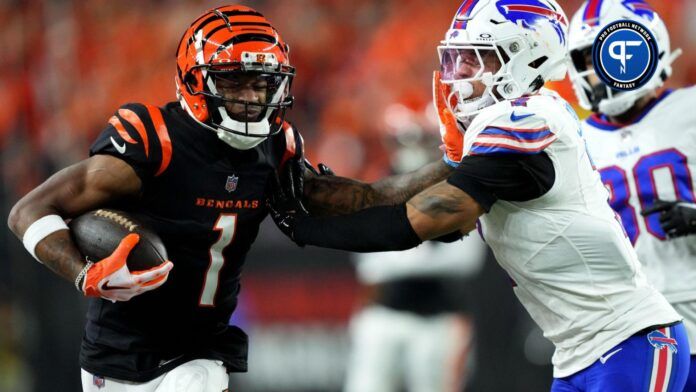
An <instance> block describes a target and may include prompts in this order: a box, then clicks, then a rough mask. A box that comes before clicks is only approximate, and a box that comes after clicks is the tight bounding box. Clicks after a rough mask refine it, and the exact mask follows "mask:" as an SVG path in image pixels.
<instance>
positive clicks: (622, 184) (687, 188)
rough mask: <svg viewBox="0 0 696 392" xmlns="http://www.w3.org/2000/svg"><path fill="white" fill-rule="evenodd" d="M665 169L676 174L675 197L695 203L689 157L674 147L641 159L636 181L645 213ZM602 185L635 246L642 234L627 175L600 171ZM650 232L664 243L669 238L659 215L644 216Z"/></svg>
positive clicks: (617, 169) (620, 171)
mask: <svg viewBox="0 0 696 392" xmlns="http://www.w3.org/2000/svg"><path fill="white" fill-rule="evenodd" d="M662 168H665V169H667V170H669V172H670V173H671V175H672V185H673V186H674V194H675V195H676V197H677V198H678V199H680V200H685V201H688V202H690V203H693V202H694V199H695V198H694V186H693V182H692V180H691V172H690V171H689V167H688V166H687V164H686V156H685V155H684V154H682V153H681V152H679V151H678V150H676V149H674V148H670V149H667V150H661V151H657V152H654V153H652V154H649V155H646V156H644V157H642V158H640V159H639V160H638V162H637V163H636V165H635V166H634V167H633V178H634V179H635V184H636V189H635V192H636V194H637V195H638V199H639V200H640V208H641V210H644V209H645V208H647V207H649V206H650V205H652V204H653V202H654V201H655V199H656V198H657V196H658V192H657V188H656V186H655V175H654V172H655V170H658V169H662ZM599 173H600V175H601V176H602V182H604V184H605V185H606V186H607V187H608V188H609V190H610V191H611V199H609V204H610V205H611V208H613V209H614V210H615V211H616V212H618V214H619V216H620V217H621V221H622V223H623V226H624V228H625V229H626V234H627V235H628V238H629V239H630V240H631V243H633V244H635V243H636V241H637V240H638V236H639V235H640V228H639V227H638V214H637V211H636V209H635V208H634V207H633V206H632V205H631V204H630V199H631V192H632V190H631V189H630V186H629V184H628V179H627V177H626V176H627V173H626V171H625V170H623V169H622V168H620V167H618V166H609V167H605V168H603V169H601V170H600V171H599ZM643 219H644V221H645V227H646V228H647V229H648V232H649V233H650V234H652V235H653V236H655V237H657V238H659V239H660V240H664V239H665V232H664V231H663V230H662V227H660V221H659V214H652V215H650V216H647V217H643Z"/></svg>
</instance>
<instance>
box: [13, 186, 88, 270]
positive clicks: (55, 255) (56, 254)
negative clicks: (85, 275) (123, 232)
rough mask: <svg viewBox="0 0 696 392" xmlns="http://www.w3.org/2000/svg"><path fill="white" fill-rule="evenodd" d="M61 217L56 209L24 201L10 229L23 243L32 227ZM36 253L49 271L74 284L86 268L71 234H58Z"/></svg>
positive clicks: (18, 208) (37, 249)
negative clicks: (51, 218)
mask: <svg viewBox="0 0 696 392" xmlns="http://www.w3.org/2000/svg"><path fill="white" fill-rule="evenodd" d="M30 196H31V194H30V195H27V197H30ZM57 214H58V211H57V210H56V209H54V208H51V207H38V206H36V205H32V204H31V203H28V202H26V201H25V200H20V202H19V203H17V204H16V205H15V206H14V207H13V208H12V211H11V212H10V215H9V218H8V226H9V227H10V230H11V231H12V232H13V233H14V234H15V235H16V236H17V238H19V240H20V241H21V240H23V238H24V234H25V232H26V231H27V229H28V228H29V226H30V225H31V224H32V223H34V222H36V221H37V220H38V219H40V218H42V217H44V216H48V215H57ZM34 253H35V254H36V257H38V259H39V260H41V262H42V263H43V264H44V265H46V267H48V268H49V269H50V270H52V271H53V272H55V273H56V274H57V275H59V276H61V277H63V278H64V279H66V280H68V281H70V282H74V281H75V278H76V277H77V275H78V274H79V272H80V270H81V269H82V268H83V267H84V264H85V261H84V260H83V258H82V255H81V254H80V251H79V250H78V249H77V247H76V246H75V243H74V242H73V240H72V238H71V237H70V233H69V231H68V230H59V231H56V232H55V233H52V234H50V235H48V236H47V237H46V238H44V239H42V240H41V241H39V243H38V244H37V245H36V248H35V250H34Z"/></svg>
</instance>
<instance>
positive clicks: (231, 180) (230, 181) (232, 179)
mask: <svg viewBox="0 0 696 392" xmlns="http://www.w3.org/2000/svg"><path fill="white" fill-rule="evenodd" d="M238 182H239V177H237V176H235V175H234V174H233V175H231V176H228V177H227V182H226V183H225V190H226V191H227V192H234V191H235V190H236V189H237V183H238Z"/></svg>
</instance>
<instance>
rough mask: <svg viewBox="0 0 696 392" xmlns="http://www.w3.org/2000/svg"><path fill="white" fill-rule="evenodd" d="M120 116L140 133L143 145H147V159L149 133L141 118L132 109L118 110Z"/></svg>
mask: <svg viewBox="0 0 696 392" xmlns="http://www.w3.org/2000/svg"><path fill="white" fill-rule="evenodd" d="M118 114H119V116H121V117H123V118H124V119H125V120H126V121H128V122H129V123H130V124H131V125H132V126H134V127H135V130H136V131H138V134H139V135H140V138H141V139H143V144H144V145H145V156H146V157H147V156H148V153H149V149H150V143H149V142H148V140H147V131H145V125H144V124H143V121H142V120H141V119H140V117H138V115H137V114H135V112H134V111H132V110H130V109H118Z"/></svg>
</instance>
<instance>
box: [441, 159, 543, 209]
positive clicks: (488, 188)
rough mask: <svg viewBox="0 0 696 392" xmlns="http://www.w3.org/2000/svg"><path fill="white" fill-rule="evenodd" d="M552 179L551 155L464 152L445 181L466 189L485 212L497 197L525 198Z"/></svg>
mask: <svg viewBox="0 0 696 392" xmlns="http://www.w3.org/2000/svg"><path fill="white" fill-rule="evenodd" d="M555 179H556V172H555V170H554V168H553V163H552V162H551V158H549V156H548V155H546V153H545V152H541V153H539V154H534V155H517V154H515V155H496V156H477V155H474V156H466V157H464V159H463V160H462V162H461V164H460V166H459V167H458V168H457V169H456V171H455V172H454V173H452V175H450V176H449V178H448V179H447V183H449V184H450V185H453V186H456V187H457V188H459V189H461V190H463V191H464V192H466V193H467V194H468V195H469V196H471V197H472V198H473V199H474V200H476V202H477V203H479V204H480V205H481V207H483V208H484V209H485V210H486V212H488V211H490V209H491V207H492V206H493V204H494V203H495V202H496V201H497V200H506V201H529V200H533V199H536V198H539V197H541V196H543V195H544V194H545V193H546V192H548V191H549V189H551V187H552V186H553V183H554V181H555Z"/></svg>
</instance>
